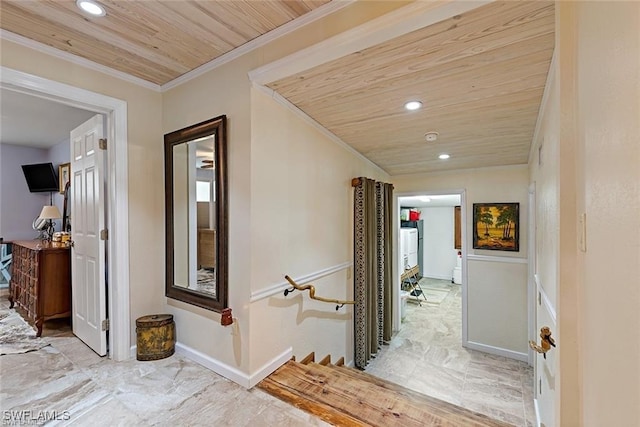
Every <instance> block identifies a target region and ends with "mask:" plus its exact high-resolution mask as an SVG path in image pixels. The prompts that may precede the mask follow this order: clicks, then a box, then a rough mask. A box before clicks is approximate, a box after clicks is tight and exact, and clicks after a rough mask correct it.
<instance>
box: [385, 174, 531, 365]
mask: <svg viewBox="0 0 640 427" xmlns="http://www.w3.org/2000/svg"><path fill="white" fill-rule="evenodd" d="M392 181H393V184H394V187H395V193H396V195H398V194H403V193H418V192H429V191H432V192H443V191H444V192H448V191H453V190H463V189H464V190H465V191H466V206H465V207H464V209H465V212H466V223H465V230H466V238H465V242H464V243H463V244H465V245H466V250H467V254H470V255H483V256H491V257H505V258H520V259H521V260H526V259H527V245H528V236H527V231H528V230H527V226H528V204H529V203H528V172H527V166H526V165H520V166H510V167H497V168H483V169H470V170H458V171H452V172H439V173H432V174H422V175H399V176H394V177H392ZM490 202H518V203H520V251H519V252H502V251H487V250H478V249H473V235H472V234H473V233H472V230H473V228H472V223H473V212H472V209H473V204H474V203H490ZM526 272H527V268H526V264H513V263H508V262H493V261H481V260H473V261H471V260H469V262H468V271H467V273H468V281H467V288H468V294H467V297H468V298H467V310H468V322H467V323H468V325H469V327H468V340H469V341H470V342H473V343H477V344H480V345H483V346H489V347H494V348H497V349H503V350H507V351H509V352H515V353H520V354H525V353H527V348H528V347H527V340H528V338H527V274H526ZM488 277H490V278H491V279H490V280H487V278H488Z"/></svg>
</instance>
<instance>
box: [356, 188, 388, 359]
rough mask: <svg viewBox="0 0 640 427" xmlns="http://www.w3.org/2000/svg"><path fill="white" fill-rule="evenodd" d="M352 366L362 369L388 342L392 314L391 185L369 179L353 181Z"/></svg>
mask: <svg viewBox="0 0 640 427" xmlns="http://www.w3.org/2000/svg"><path fill="white" fill-rule="evenodd" d="M353 186H354V188H355V190H354V252H355V253H354V265H355V267H354V297H355V301H356V305H355V309H354V317H355V322H354V328H355V331H354V335H355V357H354V361H355V366H356V367H357V368H359V369H364V368H365V366H366V365H367V363H368V361H369V359H370V358H371V356H372V355H375V354H376V353H377V352H378V349H379V348H380V346H381V345H382V344H383V343H384V342H385V341H388V340H390V339H391V321H392V315H393V311H392V310H393V305H392V304H391V298H392V275H391V273H392V270H391V265H392V264H391V206H392V195H393V186H392V185H391V184H386V183H382V182H375V181H374V180H372V179H368V178H356V179H354V180H353Z"/></svg>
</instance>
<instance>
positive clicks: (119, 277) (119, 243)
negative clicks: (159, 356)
mask: <svg viewBox="0 0 640 427" xmlns="http://www.w3.org/2000/svg"><path fill="white" fill-rule="evenodd" d="M0 87H3V88H6V89H10V90H13V91H17V92H21V93H25V94H28V95H32V96H36V97H39V98H43V99H47V100H50V101H55V102H58V103H60V104H64V105H69V106H73V107H76V108H81V109H84V110H88V111H92V112H95V113H101V114H104V115H105V117H106V119H107V121H106V123H107V133H106V135H107V140H108V141H109V144H108V145H107V175H106V176H107V179H108V181H107V208H106V225H107V229H108V230H109V239H108V240H107V248H106V254H107V258H108V259H109V260H110V262H109V263H108V265H107V268H106V271H107V275H108V277H109V284H108V295H107V305H108V306H107V308H108V316H109V323H110V325H109V342H108V344H109V352H108V357H110V358H111V359H113V360H115V361H121V360H127V359H129V357H130V348H131V338H130V334H131V328H130V323H131V319H130V308H129V237H128V236H129V193H128V191H129V190H128V166H127V164H128V163H127V103H126V102H125V101H123V100H120V99H116V98H112V97H110V96H106V95H102V94H99V93H96V92H92V91H89V90H86V89H81V88H78V87H75V86H71V85H68V84H65V83H60V82H57V81H54V80H49V79H45V78H42V77H39V76H35V75H32V74H28V73H24V72H22V71H17V70H14V69H11V68H7V67H4V66H0Z"/></svg>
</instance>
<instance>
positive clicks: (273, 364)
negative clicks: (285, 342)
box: [249, 347, 293, 388]
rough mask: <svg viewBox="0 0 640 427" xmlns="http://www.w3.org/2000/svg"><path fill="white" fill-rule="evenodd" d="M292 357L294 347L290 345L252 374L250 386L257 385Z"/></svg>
mask: <svg viewBox="0 0 640 427" xmlns="http://www.w3.org/2000/svg"><path fill="white" fill-rule="evenodd" d="M291 357H293V347H289V348H288V349H286V350H285V351H284V352H282V353H281V354H280V355H279V356H276V357H275V358H273V359H271V361H270V362H267V363H266V364H264V365H263V366H262V368H260V369H258V371H257V372H255V373H253V374H251V376H250V377H249V388H251V387H253V386H255V385H256V384H258V383H259V382H260V381H262V380H263V379H265V378H266V377H268V376H269V375H271V373H272V372H273V371H275V370H276V369H278V368H279V367H280V366H282V365H284V364H285V363H287V361H288V360H290V359H291Z"/></svg>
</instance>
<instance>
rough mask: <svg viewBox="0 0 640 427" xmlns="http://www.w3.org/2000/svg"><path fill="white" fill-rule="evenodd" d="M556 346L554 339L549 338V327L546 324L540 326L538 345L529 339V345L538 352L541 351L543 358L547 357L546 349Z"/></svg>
mask: <svg viewBox="0 0 640 427" xmlns="http://www.w3.org/2000/svg"><path fill="white" fill-rule="evenodd" d="M555 346H556V340H554V339H553V338H551V329H549V327H548V326H543V327H542V328H540V345H538V344H536V342H535V341H529V347H531V348H532V349H533V350H535V351H537V352H538V353H542V355H543V356H544V358H545V359H546V358H547V351H549V350H551V347H555Z"/></svg>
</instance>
